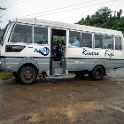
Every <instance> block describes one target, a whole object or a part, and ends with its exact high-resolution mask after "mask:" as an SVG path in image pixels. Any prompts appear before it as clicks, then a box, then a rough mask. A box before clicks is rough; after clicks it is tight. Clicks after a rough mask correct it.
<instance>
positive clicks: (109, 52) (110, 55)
mask: <svg viewBox="0 0 124 124" xmlns="http://www.w3.org/2000/svg"><path fill="white" fill-rule="evenodd" d="M105 56H109V57H110V58H111V57H112V56H114V52H111V51H109V50H105Z"/></svg>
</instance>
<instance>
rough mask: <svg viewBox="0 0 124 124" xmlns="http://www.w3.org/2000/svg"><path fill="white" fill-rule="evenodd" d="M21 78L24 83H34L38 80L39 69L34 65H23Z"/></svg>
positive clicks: (20, 73) (20, 71)
mask: <svg viewBox="0 0 124 124" xmlns="http://www.w3.org/2000/svg"><path fill="white" fill-rule="evenodd" d="M18 76H19V79H20V81H21V83H23V84H32V83H34V81H35V80H36V77H37V71H36V69H35V67H34V66H23V67H22V68H21V69H20V70H19V75H18Z"/></svg>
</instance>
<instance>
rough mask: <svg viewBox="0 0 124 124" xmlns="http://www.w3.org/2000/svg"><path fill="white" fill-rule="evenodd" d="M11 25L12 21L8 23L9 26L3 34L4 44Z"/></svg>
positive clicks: (2, 42)
mask: <svg viewBox="0 0 124 124" xmlns="http://www.w3.org/2000/svg"><path fill="white" fill-rule="evenodd" d="M10 26H11V23H9V24H7V26H6V28H5V31H4V34H3V36H2V41H1V44H2V45H3V44H4V41H5V38H6V35H7V33H8V31H9V28H10Z"/></svg>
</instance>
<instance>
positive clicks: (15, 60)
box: [0, 18, 124, 84]
mask: <svg viewBox="0 0 124 124" xmlns="http://www.w3.org/2000/svg"><path fill="white" fill-rule="evenodd" d="M74 37H76V38H77V39H76V40H77V41H76V42H78V43H79V45H78V46H75V45H72V44H73V42H74ZM60 40H62V41H63V43H62V44H61V41H60ZM123 46H124V39H123V34H122V32H121V31H117V30H111V29H105V28H99V27H92V26H85V25H79V24H67V23H63V22H56V21H50V20H42V19H36V18H22V19H15V20H12V21H9V24H8V26H7V28H6V31H5V33H4V36H3V39H2V48H1V53H0V68H1V69H2V70H8V71H11V72H13V75H14V76H15V77H16V78H17V79H19V80H20V81H21V82H22V83H23V84H32V83H35V80H36V79H37V76H38V74H39V73H42V74H43V75H47V76H62V75H68V74H69V72H73V73H75V74H76V76H77V77H82V76H84V75H85V74H87V75H89V78H90V79H92V80H101V79H102V78H103V77H104V76H105V75H106V70H107V69H117V68H123V67H124V47H123ZM57 48H59V50H57ZM57 51H59V54H58V52H57Z"/></svg>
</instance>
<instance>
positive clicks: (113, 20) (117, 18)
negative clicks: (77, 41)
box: [78, 7, 124, 33]
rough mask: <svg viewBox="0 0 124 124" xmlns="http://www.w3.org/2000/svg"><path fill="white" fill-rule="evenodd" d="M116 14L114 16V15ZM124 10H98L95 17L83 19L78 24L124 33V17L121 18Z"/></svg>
mask: <svg viewBox="0 0 124 124" xmlns="http://www.w3.org/2000/svg"><path fill="white" fill-rule="evenodd" d="M113 12H114V16H112V13H113ZM121 15H122V9H120V10H119V11H117V13H116V11H112V10H111V9H109V8H108V7H102V8H100V9H98V10H97V11H96V12H95V13H94V14H93V15H91V16H89V15H88V16H87V17H86V18H85V19H84V18H82V19H81V20H80V21H79V22H78V24H81V25H90V26H96V27H102V28H110V29H115V30H120V31H122V32H123V33H124V29H123V27H124V17H121Z"/></svg>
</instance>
